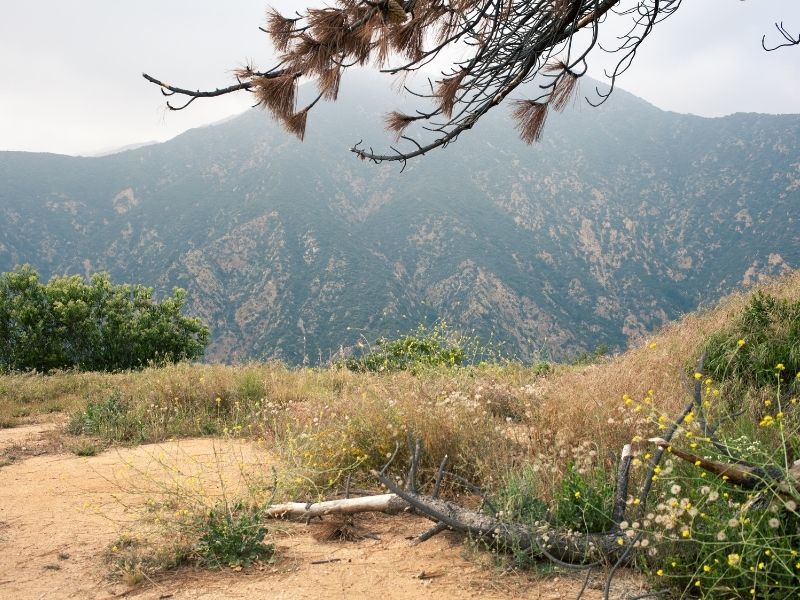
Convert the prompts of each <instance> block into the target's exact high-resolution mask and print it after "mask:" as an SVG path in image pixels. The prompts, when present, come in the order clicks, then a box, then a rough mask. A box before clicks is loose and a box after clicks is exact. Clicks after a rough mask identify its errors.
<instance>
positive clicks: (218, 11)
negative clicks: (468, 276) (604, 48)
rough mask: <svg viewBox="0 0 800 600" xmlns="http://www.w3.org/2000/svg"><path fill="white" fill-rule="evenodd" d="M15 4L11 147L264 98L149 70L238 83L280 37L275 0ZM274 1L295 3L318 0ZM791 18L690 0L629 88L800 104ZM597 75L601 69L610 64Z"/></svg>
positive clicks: (670, 106) (6, 106)
mask: <svg viewBox="0 0 800 600" xmlns="http://www.w3.org/2000/svg"><path fill="white" fill-rule="evenodd" d="M3 4H4V6H3V10H2V13H1V14H2V17H1V18H0V76H2V79H1V80H0V81H2V84H0V150H35V151H49V152H61V153H69V154H92V153H97V152H101V151H104V150H108V149H111V148H115V147H119V146H123V145H127V144H133V143H138V142H145V141H150V140H165V139H168V138H170V137H173V136H174V135H176V134H177V133H180V132H181V131H183V130H185V129H188V128H190V127H195V126H198V125H201V124H205V123H208V122H211V121H215V120H219V119H221V118H224V117H226V116H229V115H231V114H235V113H238V112H241V111H243V110H245V109H246V108H247V107H248V106H249V103H250V101H251V97H249V95H248V94H240V95H236V96H228V97H225V98H220V99H216V100H213V101H202V100H198V101H197V102H195V103H194V104H193V105H192V107H191V108H189V109H187V110H186V111H183V112H180V113H172V112H170V113H167V112H166V111H165V110H164V103H163V98H162V97H161V95H160V94H159V92H158V89H157V88H155V87H154V86H152V85H150V84H147V83H146V82H145V81H144V80H143V79H142V78H141V73H142V72H143V71H145V72H148V73H150V74H152V75H155V76H158V77H160V78H161V79H162V80H164V81H167V82H170V83H173V84H175V85H182V86H184V87H189V88H209V87H210V88H213V87H218V86H219V87H222V86H224V85H229V84H230V83H231V75H230V70H231V69H232V68H234V67H236V66H237V65H241V64H243V63H245V62H246V61H247V60H248V59H252V60H253V61H254V62H255V64H256V65H257V66H260V67H262V68H264V67H267V66H268V65H269V64H270V57H271V49H270V46H269V44H268V41H267V39H266V36H265V34H263V33H262V32H260V31H259V30H258V29H257V26H258V25H259V24H261V23H262V20H263V15H264V9H265V7H266V5H267V4H268V2H265V1H264V0H238V1H237V2H235V3H228V2H221V1H220V0H214V1H212V0H135V1H134V0H35V1H34V0H30V1H26V2H22V1H20V0H16V1H15V0H4V3H3ZM272 4H273V5H274V6H276V7H277V8H279V9H280V10H283V11H286V12H289V11H292V10H298V9H300V8H302V7H304V6H306V5H307V3H306V2H304V1H302V0H295V1H290V0H273V2H272ZM316 4H319V3H318V2H317V3H316ZM780 20H783V21H784V23H785V24H786V25H787V27H788V28H789V30H790V31H791V32H792V33H800V1H798V0H745V1H744V2H742V1H740V0H684V3H683V6H682V7H681V8H680V10H678V12H677V13H676V14H675V15H674V16H673V17H670V19H669V20H667V21H665V22H664V23H662V24H660V25H658V26H657V27H656V29H655V30H654V32H653V34H652V36H651V38H650V39H648V40H647V41H646V42H645V44H644V46H643V47H642V49H641V51H640V53H639V55H638V56H637V60H636V62H635V63H634V66H633V67H632V68H631V69H630V70H629V71H628V73H626V74H625V75H624V76H623V77H622V79H621V80H620V82H619V86H620V87H622V88H625V89H627V90H628V91H631V92H633V93H634V94H636V95H638V96H641V97H643V98H645V99H646V100H648V101H650V102H651V103H653V104H655V105H656V106H659V107H661V108H664V109H667V110H674V111H679V112H691V113H695V114H699V115H705V116H719V115H725V114H730V113H733V112H739V111H748V112H770V113H800V48H786V49H782V50H779V51H777V52H772V53H766V52H764V51H763V50H761V36H762V35H763V34H767V38H768V40H770V39H773V40H774V39H777V33H776V32H775V30H774V26H773V22H774V21H780ZM598 58H599V57H598ZM590 64H591V63H590ZM590 74H592V75H594V76H598V78H599V76H600V75H601V74H602V69H601V66H600V65H599V63H597V62H595V63H594V64H593V65H592V68H591V69H590ZM345 84H346V79H345ZM391 108H392V107H387V111H388V110H391ZM499 110H503V108H502V107H501V108H499Z"/></svg>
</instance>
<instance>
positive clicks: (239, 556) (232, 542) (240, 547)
mask: <svg viewBox="0 0 800 600" xmlns="http://www.w3.org/2000/svg"><path fill="white" fill-rule="evenodd" d="M263 520H264V517H263V515H262V513H261V511H260V510H259V509H258V508H257V507H254V506H249V505H247V504H245V503H244V502H236V503H234V504H231V505H220V506H217V507H215V508H213V509H211V510H209V511H208V513H207V514H206V516H205V518H204V519H203V522H202V523H201V524H200V527H201V531H202V532H203V533H202V535H201V536H200V540H199V541H198V542H197V544H196V545H195V551H196V552H197V554H198V556H199V557H200V561H201V563H202V564H203V566H206V567H209V568H212V569H220V568H223V567H238V566H244V567H246V566H249V565H250V564H252V563H253V562H255V561H257V560H269V559H270V558H271V557H272V555H273V553H274V551H275V547H274V546H273V545H272V544H265V543H264V536H266V534H267V528H266V527H264V526H263Z"/></svg>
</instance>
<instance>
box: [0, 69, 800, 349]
mask: <svg viewBox="0 0 800 600" xmlns="http://www.w3.org/2000/svg"><path fill="white" fill-rule="evenodd" d="M590 85H591V84H590ZM405 102H408V100H404V99H403V98H400V97H398V96H396V95H395V94H394V93H392V92H391V91H390V90H389V89H387V86H386V85H385V82H382V81H378V82H374V81H373V80H371V79H369V78H367V77H365V76H364V75H361V74H355V75H354V77H352V78H351V79H350V80H348V79H346V80H345V81H344V84H343V86H342V94H341V97H340V99H339V101H338V102H337V103H335V104H324V105H321V106H319V107H317V109H315V110H314V111H313V112H312V113H311V115H310V117H309V127H308V131H307V135H306V140H305V142H304V143H300V142H299V141H297V140H295V139H293V138H291V137H289V136H288V135H287V134H286V133H284V132H283V131H282V130H281V129H280V128H279V127H278V126H276V125H275V124H274V123H273V122H272V121H271V120H270V119H268V118H267V117H266V116H265V115H264V114H263V112H261V111H259V110H252V111H249V112H247V113H245V114H243V115H241V116H240V117H238V118H235V119H232V120H229V121H227V122H224V123H221V124H217V125H214V126H209V127H204V128H201V129H196V130H192V131H189V132H187V133H185V134H183V135H180V136H178V137H176V138H175V139H173V140H171V141H169V142H166V143H162V144H154V145H148V146H145V147H142V148H138V149H135V150H129V151H126V152H122V153H118V154H114V155H111V156H103V157H93V158H79V157H69V156H58V155H52V154H34V153H22V152H1V153H0V270H3V271H5V270H8V269H11V268H13V266H14V265H15V264H18V263H25V262H27V263H30V264H32V265H34V266H35V267H36V268H37V269H38V270H39V271H40V273H42V274H43V276H45V277H46V276H49V275H52V274H57V273H81V274H87V275H88V274H90V273H92V272H95V271H109V272H110V273H111V275H112V278H113V279H114V280H115V281H131V282H139V283H144V284H147V285H150V286H154V287H156V288H157V289H158V290H162V291H163V290H169V289H170V288H171V287H172V286H181V287H184V288H186V289H187V290H188V293H189V302H188V304H189V306H188V309H189V311H190V312H191V313H193V314H198V315H199V316H201V317H202V318H203V319H204V320H205V321H206V322H208V323H209V324H210V326H211V328H212V335H213V342H212V345H211V346H210V348H209V351H208V353H207V356H208V358H209V359H210V360H219V361H234V360H243V359H246V358H261V359H263V358H280V359H283V360H286V361H288V362H290V363H302V362H311V363H315V362H317V361H319V360H320V359H322V360H325V359H328V358H329V357H330V356H331V354H332V353H334V352H336V351H337V349H339V348H340V346H344V347H351V346H353V345H354V344H356V343H358V342H359V341H360V340H366V341H368V342H371V341H373V340H374V339H375V338H376V337H377V336H379V335H381V334H393V333H395V332H396V331H398V330H400V331H405V330H409V329H411V328H413V327H414V326H415V325H416V324H418V323H420V322H425V323H430V322H432V321H434V320H436V319H445V320H446V321H448V322H449V323H450V324H451V325H452V326H453V327H454V328H456V329H458V330H461V331H463V332H474V333H475V334H477V335H479V336H480V337H481V338H482V339H484V340H489V339H491V340H494V341H499V342H504V343H505V345H506V350H507V351H508V352H510V353H512V354H516V355H517V356H519V357H521V358H523V359H532V358H534V357H535V356H537V355H539V354H544V355H545V356H550V357H556V358H558V357H564V356H569V355H573V354H575V353H576V352H579V351H581V350H586V349H591V348H593V347H595V346H597V345H599V344H607V345H609V346H610V347H612V348H621V347H623V346H624V345H625V344H626V343H628V341H629V340H630V339H631V338H633V337H635V336H637V335H639V334H641V333H642V332H644V331H647V330H652V329H654V328H657V327H658V326H660V325H661V324H663V323H665V322H666V321H667V320H669V319H672V318H675V317H676V316H678V315H680V314H682V313H684V312H686V311H689V310H691V309H694V308H695V307H697V306H698V305H700V304H702V303H704V302H707V301H709V300H713V299H715V298H717V297H718V296H719V295H721V294H722V293H725V292H727V291H729V290H731V289H732V288H734V287H736V286H738V285H740V284H742V283H749V282H753V281H755V280H757V279H758V278H760V277H762V276H764V275H769V274H777V273H781V272H783V271H786V270H788V269H790V268H793V267H796V266H797V265H798V264H800V227H798V222H797V220H798V214H800V211H798V209H800V142H799V141H798V140H800V116H798V115H779V116H774V115H772V116H771V115H760V114H735V115H731V116H728V117H723V118H714V119H707V118H701V117H696V116H689V115H680V114H675V113H669V112H664V111H661V110H659V109H657V108H655V107H653V106H652V105H650V104H648V103H646V102H644V101H643V100H641V99H638V98H636V97H634V96H632V95H630V94H628V93H625V92H624V91H621V90H620V91H616V92H615V93H614V95H612V97H611V99H610V100H609V101H608V102H607V103H606V104H604V105H603V106H602V107H600V108H597V109H593V108H591V107H588V106H586V105H585V104H576V105H575V106H574V107H572V108H571V109H570V110H569V111H568V114H566V115H559V114H555V115H551V116H550V117H549V118H548V119H549V120H548V123H547V124H546V126H545V131H544V134H543V138H542V141H541V142H540V143H539V144H537V145H535V146H526V145H525V144H523V143H522V142H520V141H519V140H518V139H517V136H516V132H515V130H514V128H513V125H512V124H511V123H510V120H509V117H508V113H509V110H508V108H507V107H500V108H499V109H497V110H496V111H495V112H494V113H490V114H489V115H487V117H486V118H485V119H484V120H483V121H482V122H481V123H479V125H478V126H477V127H476V128H475V130H473V131H470V132H467V133H464V134H463V135H462V136H461V139H460V140H458V143H456V144H453V145H451V146H449V147H448V148H447V149H445V150H444V151H436V152H433V153H431V154H430V155H428V156H426V157H423V158H422V159H417V160H415V161H412V162H410V163H409V164H408V165H407V167H406V169H405V171H404V172H402V173H401V172H400V168H399V165H397V164H381V165H374V164H369V163H365V162H362V161H359V160H356V159H355V158H354V157H353V155H352V154H351V153H349V152H348V150H347V149H348V147H349V146H351V145H352V144H353V143H354V142H356V141H358V140H359V139H361V138H363V139H364V140H367V142H368V143H372V144H375V145H376V147H379V144H387V143H388V142H389V136H388V134H386V133H385V132H384V131H383V129H382V126H381V121H382V115H383V114H385V113H386V112H388V111H389V110H392V109H395V108H398V107H399V108H402V107H403V105H404V103H405Z"/></svg>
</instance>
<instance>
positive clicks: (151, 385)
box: [0, 273, 800, 493]
mask: <svg viewBox="0 0 800 600" xmlns="http://www.w3.org/2000/svg"><path fill="white" fill-rule="evenodd" d="M762 289H765V290H766V291H768V292H769V293H772V294H774V295H776V296H779V297H785V298H789V299H793V300H796V299H798V298H800V273H796V274H793V275H791V276H789V277H786V278H783V279H779V280H775V281H773V282H770V283H767V284H765V285H764V286H762ZM748 297H749V293H746V292H741V293H737V294H733V295H731V296H728V297H727V298H725V299H724V300H723V301H722V302H721V303H720V304H719V305H718V306H717V307H715V308H713V309H709V310H704V311H699V312H696V313H692V314H690V315H687V316H686V317H684V318H683V319H681V320H680V321H677V322H675V323H672V324H670V325H669V326H667V327H665V328H664V329H663V330H661V331H659V332H657V333H656V334H654V335H653V336H651V337H650V338H647V339H645V340H642V342H641V345H639V346H638V347H635V348H633V349H631V350H629V351H628V352H626V353H624V354H621V355H619V356H616V357H613V358H610V359H606V360H604V361H601V362H599V363H595V364H592V365H588V366H580V367H575V366H556V367H555V368H554V369H553V370H552V372H550V373H548V374H546V375H542V373H541V372H540V370H538V369H536V368H527V367H523V366H520V365H514V364H507V365H484V366H479V367H470V368H465V369H455V370H446V369H445V370H430V371H424V372H422V373H420V374H416V375H412V374H410V373H405V372H400V373H394V374H371V373H352V372H349V371H346V370H341V369H334V368H330V369H288V368H286V367H284V366H282V365H279V364H255V363H254V364H246V365H240V366H222V365H177V366H171V367H165V368H152V369H146V370H144V371H141V372H134V373H118V374H98V373H74V372H65V373H57V374H53V375H48V376H42V375H37V374H10V375H0V398H1V399H2V402H0V422H2V423H4V424H5V425H14V424H19V423H21V422H25V421H28V420H31V419H35V418H41V416H42V415H43V414H46V413H50V412H54V411H62V412H71V411H77V410H82V409H85V407H86V406H87V403H90V402H94V403H98V402H102V401H104V400H105V399H107V398H109V397H110V396H112V395H114V397H115V398H116V399H117V400H118V402H119V404H120V405H121V406H122V407H123V409H124V411H125V413H124V415H123V417H124V419H123V420H124V421H125V422H124V425H125V427H126V428H127V429H125V431H123V432H121V433H120V432H119V431H117V432H116V433H118V434H119V435H118V436H117V437H114V435H115V430H113V428H112V429H111V430H109V432H106V433H105V435H106V437H110V438H111V439H115V440H117V441H125V442H141V441H158V440H163V439H168V438H174V437H186V436H197V435H218V434H228V435H237V436H253V437H259V438H263V439H266V440H267V441H268V442H269V443H273V444H274V447H275V448H276V451H277V452H278V453H280V455H281V457H282V459H283V461H284V462H285V464H286V467H287V469H288V471H287V472H288V473H290V474H291V475H290V476H289V475H287V477H291V481H292V482H294V483H293V485H296V486H298V487H301V488H304V489H306V490H308V489H315V488H316V489H317V490H318V491H319V492H320V493H324V492H325V491H326V490H329V489H330V488H331V486H340V485H341V484H342V481H343V479H344V477H345V475H346V474H347V473H351V472H355V473H361V474H362V475H364V477H365V478H366V477H367V473H368V471H369V469H372V468H375V467H378V466H379V465H381V464H382V463H383V462H384V461H385V460H386V457H387V455H390V454H391V453H392V452H393V451H394V449H395V447H396V444H399V445H400V452H399V455H398V463H397V465H396V469H395V472H397V473H403V471H404V465H405V463H406V462H407V460H408V450H407V449H406V440H407V437H408V436H409V434H410V435H411V436H412V437H417V436H418V437H419V438H420V439H421V442H422V445H423V447H424V449H425V463H424V468H425V473H424V475H427V476H429V475H430V474H431V473H432V472H433V470H434V469H435V468H436V467H437V466H438V463H439V461H440V460H441V458H442V457H443V456H444V455H445V454H447V455H448V457H449V459H450V465H451V468H452V469H454V470H456V471H457V472H459V473H461V474H462V475H464V476H466V477H470V478H473V479H474V480H476V481H479V482H481V483H483V484H491V483H493V482H496V480H497V478H499V477H502V474H503V473H504V472H505V471H508V470H510V469H513V468H514V467H516V466H518V465H519V464H522V463H532V462H535V461H536V460H537V459H542V458H543V457H547V460H548V461H549V463H550V464H555V465H557V466H558V468H559V469H561V468H562V467H563V466H565V465H566V464H569V463H570V462H573V461H574V457H573V456H572V455H571V454H570V450H569V449H571V448H579V447H581V444H582V443H584V442H590V443H591V445H592V447H593V448H595V449H596V452H597V455H598V456H599V457H600V459H601V463H602V462H605V466H606V467H607V468H612V467H613V460H611V458H606V457H608V456H609V451H616V450H618V449H619V448H620V447H621V446H622V445H623V444H624V443H627V442H629V441H630V440H631V438H632V437H633V435H634V434H636V433H643V432H644V431H643V430H646V429H647V427H648V426H650V425H652V423H648V421H647V418H646V417H644V416H642V417H638V416H636V415H631V414H630V411H625V410H623V408H622V402H621V398H622V395H623V394H625V393H627V394H630V395H631V396H632V397H633V398H635V399H640V398H643V397H645V396H646V395H647V393H648V390H653V393H652V398H653V400H652V406H653V407H654V408H655V409H656V410H657V411H658V412H659V413H663V414H666V415H674V414H676V413H677V412H678V411H679V410H680V408H681V407H682V406H683V405H684V404H685V403H686V400H687V399H688V395H689V389H690V384H689V382H688V380H687V377H686V374H687V373H688V372H689V371H688V370H687V369H689V370H690V369H691V365H692V364H693V362H694V361H695V360H696V357H697V356H698V354H699V352H700V348H701V347H702V345H703V343H704V340H705V339H706V338H707V336H708V335H709V334H711V333H713V332H715V331H717V330H719V329H721V328H723V327H725V326H726V325H727V324H728V323H729V322H730V320H731V318H732V317H733V316H734V315H736V314H737V313H738V312H739V311H740V310H741V309H742V308H743V307H744V306H745V304H746V303H747V300H748ZM120 427H121V426H120ZM131 431H135V432H136V433H137V436H136V437H131V436H130V432H131ZM126 432H127V433H126ZM95 435H96V433H95ZM287 481H288V480H287Z"/></svg>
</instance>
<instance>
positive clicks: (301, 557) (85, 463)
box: [0, 424, 642, 600]
mask: <svg viewBox="0 0 800 600" xmlns="http://www.w3.org/2000/svg"><path fill="white" fill-rule="evenodd" d="M53 428H54V426H53V425H47V424H45V425H34V426H26V427H20V428H16V429H3V430H0V455H2V454H3V452H6V453H7V452H8V451H9V449H11V450H14V451H16V453H17V454H18V455H19V456H15V459H14V461H13V462H11V464H5V466H2V468H0V598H13V599H15V600H23V599H28V598H32V599H33V598H36V599H50V598H81V599H84V598H85V599H94V598H113V597H126V598H135V599H138V600H145V599H147V600H149V599H166V598H174V599H215V598H275V599H290V598H291V599H294V598H320V597H325V598H382V599H387V600H395V599H401V598H441V599H444V598H487V599H511V598H521V597H524V598H530V599H536V598H540V599H546V600H556V599H559V598H574V597H575V596H576V594H577V592H578V590H579V589H580V587H581V585H582V581H581V579H580V577H578V576H573V575H561V576H557V577H552V576H551V577H548V578H544V579H538V580H537V579H534V578H532V577H531V576H530V575H528V574H516V573H506V574H503V573H501V572H500V571H499V570H498V569H497V568H495V567H492V566H491V565H490V560H489V558H488V555H485V554H483V555H480V554H476V553H474V552H473V553H470V551H469V550H467V549H466V547H465V545H464V543H463V540H462V539H461V538H460V537H459V536H457V535H455V534H447V533H445V534H442V535H439V536H437V537H435V538H434V539H432V540H430V541H428V542H426V543H423V544H421V545H418V546H414V547H411V546H409V542H408V538H409V537H411V536H414V535H416V534H419V533H420V532H421V531H423V530H425V529H426V528H427V527H428V526H429V525H430V524H429V523H428V522H427V521H425V520H422V519H419V518H416V517H412V516H405V517H386V516H382V515H376V516H364V517H362V518H361V519H359V521H358V522H359V524H360V526H361V527H363V528H364V529H365V530H367V531H368V532H369V533H370V534H371V536H374V537H368V538H366V539H364V540H362V541H357V542H320V541H317V540H316V539H314V537H313V533H314V530H315V525H313V524H312V525H285V526H281V527H279V528H278V529H280V533H278V534H277V535H276V536H275V538H274V539H273V540H272V541H274V543H275V546H276V553H275V561H274V563H272V564H267V565H262V566H259V567H253V568H249V569H243V570H240V571H238V572H236V571H233V570H225V571H215V572H209V571H199V570H194V569H188V568H187V569H181V570H179V571H177V572H175V573H171V574H169V575H168V576H166V577H163V578H160V579H159V580H158V581H155V582H145V584H143V585H140V586H138V587H133V588H129V587H127V586H126V585H124V584H123V583H122V582H120V581H115V580H113V579H112V578H110V577H109V567H108V565H107V563H106V562H104V559H103V557H104V556H105V555H107V553H108V552H109V548H110V547H111V545H112V544H113V543H114V542H115V540H117V539H118V538H119V535H120V532H121V531H124V530H125V529H126V527H127V526H128V525H129V524H130V522H131V521H132V519H134V518H135V516H136V515H137V514H139V511H138V509H140V508H141V507H142V505H143V504H144V502H145V501H146V500H147V499H148V498H152V494H154V493H156V491H158V490H162V491H163V490H169V489H170V487H171V486H173V485H177V483H178V482H177V479H181V480H183V481H187V480H192V479H193V478H194V479H196V480H197V481H199V482H205V483H208V481H212V480H213V481H216V482H219V480H220V478H219V474H220V473H222V474H223V477H222V479H223V480H226V478H227V479H228V481H226V483H225V485H226V486H229V485H235V483H232V481H233V479H235V478H236V476H237V475H240V474H241V473H242V472H243V468H246V467H252V466H258V467H259V468H263V467H264V466H267V465H268V462H269V455H268V454H267V453H266V452H265V451H264V450H262V449H259V448H256V447H254V446H253V445H252V444H237V445H235V446H232V445H231V444H228V445H227V446H226V445H225V444H224V443H221V442H219V441H214V440H209V439H200V440H182V441H179V442H168V443H164V444H158V445H150V446H139V447H136V448H132V449H112V450H109V451H106V452H104V453H103V454H100V455H98V456H92V457H79V456H75V455H74V454H67V453H64V450H63V446H60V445H59V444H58V443H57V442H56V441H54V440H55V439H56V438H55V435H54V432H53ZM22 448H24V449H26V450H25V451H24V452H20V451H18V449H22ZM29 448H34V449H38V450H35V451H34V452H28V451H27V449H29ZM48 449H49V450H50V451H51V453H48V452H47V450H48ZM52 452H55V453H52ZM37 453H38V454H39V455H37ZM0 464H2V463H0ZM145 475H146V477H145ZM143 479H146V485H144V484H142V483H141V482H142V480H143ZM316 527H318V526H316ZM602 581H603V577H602V574H600V573H598V574H597V576H596V577H595V578H593V579H592V580H591V582H590V585H589V589H588V590H587V593H586V594H585V595H584V598H587V599H597V598H600V597H602V593H601V591H600V590H599V588H600V586H601V584H602ZM615 589H617V590H619V591H617V592H615V593H614V594H612V597H613V598H625V597H627V596H628V595H629V594H630V595H635V594H636V593H642V591H641V590H642V588H641V586H640V582H639V580H638V579H637V578H636V577H635V576H634V575H632V574H624V575H623V576H622V577H620V578H619V579H618V580H617V583H616V584H615Z"/></svg>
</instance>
